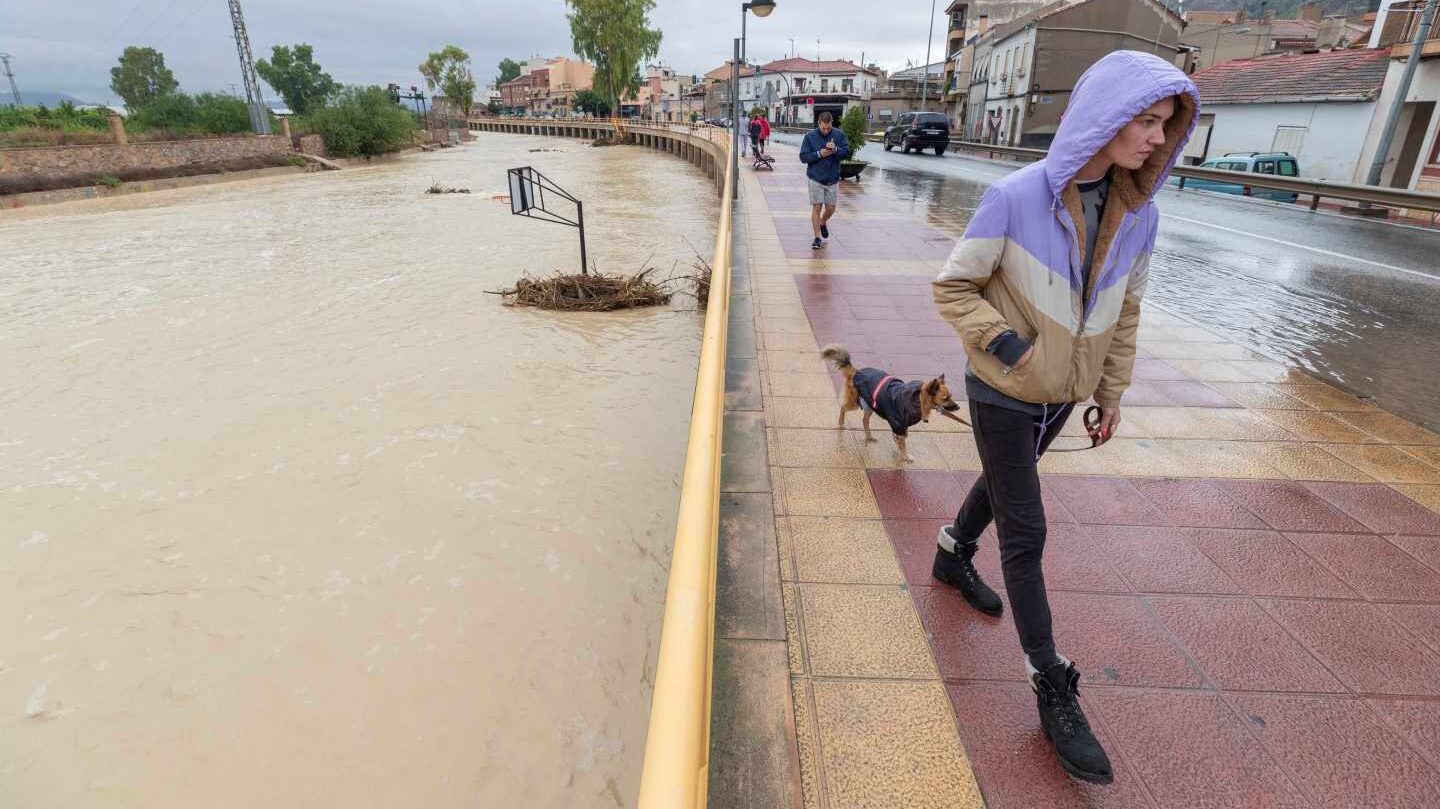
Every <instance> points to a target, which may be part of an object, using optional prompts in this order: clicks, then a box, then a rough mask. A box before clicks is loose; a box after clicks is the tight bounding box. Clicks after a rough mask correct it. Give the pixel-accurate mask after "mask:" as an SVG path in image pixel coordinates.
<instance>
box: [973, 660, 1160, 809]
mask: <svg viewBox="0 0 1440 809" xmlns="http://www.w3.org/2000/svg"><path fill="white" fill-rule="evenodd" d="M948 688H949V691H950V701H951V703H952V704H953V705H954V707H955V718H956V721H957V723H958V725H959V728H960V739H961V741H962V742H964V743H965V750H966V753H967V754H968V755H969V758H970V763H971V764H972V765H973V766H974V768H975V776H976V778H977V779H978V780H979V782H980V790H981V792H983V793H984V795H985V805H986V806H987V807H989V809H1012V807H1013V808H1014V809H1038V808H1039V807H1044V808H1045V809H1049V808H1050V807H1094V808H1095V809H1120V808H1121V807H1125V808H1126V809H1128V808H1129V807H1149V806H1156V805H1157V804H1155V803H1153V802H1151V801H1150V798H1149V796H1148V795H1147V794H1146V793H1145V790H1144V788H1143V787H1142V786H1141V784H1140V779H1139V778H1138V777H1137V775H1136V773H1135V772H1134V771H1133V770H1131V769H1130V768H1129V767H1128V766H1127V764H1126V763H1125V761H1124V760H1120V761H1116V762H1114V764H1115V783H1113V784H1111V785H1109V786H1097V785H1094V784H1086V783H1083V782H1081V781H1077V780H1075V779H1073V778H1071V777H1070V776H1068V775H1066V774H1065V771H1064V770H1062V769H1060V766H1059V765H1058V764H1057V763H1056V762H1055V753H1054V749H1053V748H1052V747H1051V746H1050V742H1049V741H1048V740H1047V739H1046V738H1045V735H1044V733H1043V732H1042V731H1041V730H1040V720H1039V717H1038V716H1037V714H1036V710H1035V696H1034V693H1033V692H1032V691H1031V690H1030V686H1028V685H1026V684H1024V683H979V682H966V683H952V684H951V685H949V686H948ZM1090 693H1093V692H1088V691H1087V692H1082V700H1083V701H1084V702H1086V703H1087V709H1088V710H1089V711H1093V710H1094V708H1093V705H1091V704H1089V695H1090ZM1096 735H1097V736H1098V737H1099V738H1100V742H1101V743H1102V744H1105V745H1107V746H1108V747H1111V748H1113V747H1114V744H1115V740H1114V738H1113V737H1112V736H1111V734H1109V733H1108V732H1106V729H1105V728H1103V727H1099V726H1097V727H1096Z"/></svg>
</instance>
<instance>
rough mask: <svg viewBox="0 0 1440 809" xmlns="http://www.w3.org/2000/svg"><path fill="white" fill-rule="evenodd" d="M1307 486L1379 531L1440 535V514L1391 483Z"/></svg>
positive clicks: (1306, 485)
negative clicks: (1406, 494) (1386, 484)
mask: <svg viewBox="0 0 1440 809" xmlns="http://www.w3.org/2000/svg"><path fill="white" fill-rule="evenodd" d="M1305 488H1307V489H1309V490H1310V491H1312V492H1315V493H1316V494H1318V495H1320V496H1321V497H1322V498H1324V499H1325V501H1326V502H1328V503H1330V504H1331V505H1333V506H1335V507H1336V508H1338V509H1340V510H1341V511H1343V512H1345V513H1346V514H1348V515H1350V516H1351V517H1353V518H1354V519H1355V520H1356V521H1357V522H1359V523H1361V524H1362V525H1364V526H1365V527H1366V528H1369V529H1370V530H1371V531H1374V532H1375V533H1377V534H1425V535H1428V536H1436V537H1440V514H1436V513H1435V512H1433V511H1431V510H1430V509H1428V508H1425V507H1424V506H1422V505H1420V504H1419V503H1417V502H1415V501H1414V500H1411V499H1410V498H1408V497H1406V496H1405V495H1403V494H1401V493H1399V492H1397V491H1395V490H1394V489H1392V488H1390V487H1389V486H1379V485H1370V484H1358V483H1307V484H1305Z"/></svg>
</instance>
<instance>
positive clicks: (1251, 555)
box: [1179, 528, 1358, 598]
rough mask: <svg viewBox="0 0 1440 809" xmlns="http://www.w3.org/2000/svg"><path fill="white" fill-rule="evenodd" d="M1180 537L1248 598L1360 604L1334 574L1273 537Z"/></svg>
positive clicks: (1185, 532)
mask: <svg viewBox="0 0 1440 809" xmlns="http://www.w3.org/2000/svg"><path fill="white" fill-rule="evenodd" d="M1179 534H1180V535H1181V536H1183V537H1185V538H1186V539H1187V540H1189V541H1190V543H1191V544H1192V545H1194V546H1195V547H1196V548H1198V549H1200V551H1201V552H1202V553H1204V554H1205V555H1206V556H1208V557H1210V560H1211V561H1213V562H1214V563H1215V565H1216V567H1219V568H1220V569H1221V570H1223V571H1225V575H1227V576H1229V577H1230V579H1231V581H1234V582H1235V583H1236V584H1238V585H1240V587H1242V588H1243V589H1244V590H1245V592H1247V593H1250V594H1252V595H1266V596H1308V597H1313V598H1358V596H1357V595H1356V594H1355V592H1354V591H1352V590H1351V589H1350V588H1348V587H1346V586H1345V584H1344V583H1343V582H1341V581H1340V579H1338V578H1336V576H1335V574H1333V573H1331V572H1330V571H1329V570H1327V569H1326V568H1325V567H1324V566H1323V565H1321V564H1320V563H1319V562H1316V561H1315V560H1314V559H1311V558H1310V557H1309V556H1307V555H1306V554H1305V552H1304V551H1302V550H1300V549H1299V548H1297V547H1296V546H1295V545H1294V543H1292V542H1290V540H1288V539H1286V538H1285V537H1284V536H1282V535H1280V534H1279V533H1276V532H1274V531H1233V530H1223V529H1215V528H1185V529H1180V531H1179Z"/></svg>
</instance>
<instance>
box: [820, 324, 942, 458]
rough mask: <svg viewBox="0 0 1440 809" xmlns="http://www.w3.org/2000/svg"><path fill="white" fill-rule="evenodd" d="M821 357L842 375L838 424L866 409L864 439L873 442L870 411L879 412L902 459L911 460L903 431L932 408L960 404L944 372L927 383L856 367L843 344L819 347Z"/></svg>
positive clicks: (843, 425) (841, 427) (843, 424)
mask: <svg viewBox="0 0 1440 809" xmlns="http://www.w3.org/2000/svg"><path fill="white" fill-rule="evenodd" d="M820 356H821V357H823V358H825V359H827V360H830V361H831V362H833V363H835V369H836V370H837V371H839V372H840V373H842V374H844V375H845V392H844V393H843V394H842V395H841V397H840V421H839V424H838V427H839V428H840V429H842V430H843V429H845V414H846V413H849V412H850V411H851V410H863V411H865V418H864V420H863V423H864V425H865V440H866V441H874V440H875V438H874V437H873V436H871V435H870V414H871V413H879V414H880V418H882V419H885V421H887V422H888V423H889V424H890V432H891V433H893V434H894V436H895V446H896V447H898V448H899V450H900V457H901V459H903V460H905V461H907V462H913V461H914V460H915V459H914V458H912V457H910V452H909V451H908V450H907V449H905V434H906V432H908V431H909V429H910V428H911V427H914V426H915V425H916V424H917V423H919V422H922V421H924V422H928V421H930V413H931V412H933V411H934V410H935V408H937V407H938V408H940V409H941V410H943V411H947V412H954V411H956V410H959V409H960V405H959V404H957V403H956V401H955V399H954V398H952V397H951V396H950V388H948V387H947V386H946V385H945V375H944V374H941V375H940V376H937V377H935V378H934V379H931V380H930V381H928V382H918V381H917V382H904V381H902V380H899V379H896V378H895V377H893V376H890V375H889V374H887V373H885V372H884V371H881V370H879V369H878V368H859V369H857V368H856V367H855V366H854V364H852V363H851V362H850V352H849V351H848V350H846V348H845V347H844V346H842V345H838V344H836V343H831V344H830V345H828V346H825V348H823V349H821V350H820Z"/></svg>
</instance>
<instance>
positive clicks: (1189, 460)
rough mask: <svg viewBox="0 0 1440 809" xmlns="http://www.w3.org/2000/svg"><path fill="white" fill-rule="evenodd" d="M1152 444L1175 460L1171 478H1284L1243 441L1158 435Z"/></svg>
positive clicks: (1281, 473) (1283, 475)
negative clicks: (1167, 437) (1172, 437)
mask: <svg viewBox="0 0 1440 809" xmlns="http://www.w3.org/2000/svg"><path fill="white" fill-rule="evenodd" d="M1155 443H1157V444H1158V445H1160V447H1162V448H1163V449H1164V450H1165V451H1166V452H1168V453H1169V454H1171V455H1173V456H1174V457H1176V458H1178V459H1179V461H1180V465H1179V467H1178V470H1177V471H1176V472H1175V475H1174V476H1175V477H1200V478H1264V479H1270V480H1284V479H1285V474H1284V473H1283V472H1281V471H1280V470H1279V469H1276V468H1275V467H1274V466H1271V465H1270V464H1268V463H1266V462H1265V461H1262V460H1260V459H1259V458H1258V457H1256V455H1255V454H1254V453H1253V452H1252V451H1251V450H1250V449H1249V448H1248V447H1247V446H1246V444H1247V442H1244V441H1210V440H1190V439H1184V440H1182V439H1164V438H1162V439H1156V441H1155Z"/></svg>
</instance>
